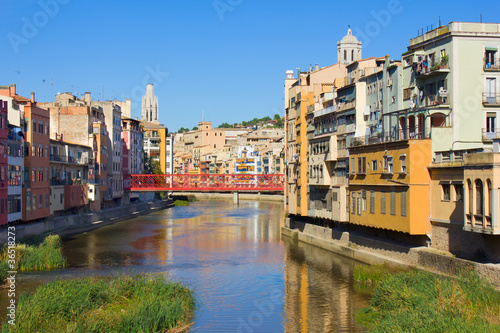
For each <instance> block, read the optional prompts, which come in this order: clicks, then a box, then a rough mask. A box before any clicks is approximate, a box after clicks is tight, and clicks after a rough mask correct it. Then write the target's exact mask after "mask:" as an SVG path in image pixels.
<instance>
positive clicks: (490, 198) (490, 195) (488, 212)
mask: <svg viewBox="0 0 500 333" xmlns="http://www.w3.org/2000/svg"><path fill="white" fill-rule="evenodd" d="M486 187H487V190H488V191H487V192H486V193H487V194H488V200H487V203H486V204H487V205H488V206H487V207H486V208H487V210H486V215H488V216H490V217H491V215H492V209H493V188H492V186H491V180H489V179H488V180H486Z"/></svg>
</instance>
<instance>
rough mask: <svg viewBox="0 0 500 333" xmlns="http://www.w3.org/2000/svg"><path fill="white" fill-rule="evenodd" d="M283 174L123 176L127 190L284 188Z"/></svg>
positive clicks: (273, 189)
mask: <svg viewBox="0 0 500 333" xmlns="http://www.w3.org/2000/svg"><path fill="white" fill-rule="evenodd" d="M284 181H285V177H284V176H283V175H276V174H273V175H246V174H239V175H211V174H199V175H130V176H129V177H127V178H125V179H124V186H123V188H124V189H125V190H128V191H193V192H210V191H214V192H231V191H258V192H276V191H283V186H284Z"/></svg>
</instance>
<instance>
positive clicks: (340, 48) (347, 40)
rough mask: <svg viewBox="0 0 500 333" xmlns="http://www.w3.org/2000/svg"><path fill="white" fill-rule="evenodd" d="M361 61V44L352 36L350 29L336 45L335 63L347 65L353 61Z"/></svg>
mask: <svg viewBox="0 0 500 333" xmlns="http://www.w3.org/2000/svg"><path fill="white" fill-rule="evenodd" d="M360 59H361V42H360V41H358V39H357V38H356V37H354V36H353V35H352V31H351V28H349V29H348V30H347V35H345V36H344V38H342V40H341V41H340V42H338V43H337V62H339V63H342V64H344V65H349V64H350V63H352V62H353V61H356V60H360Z"/></svg>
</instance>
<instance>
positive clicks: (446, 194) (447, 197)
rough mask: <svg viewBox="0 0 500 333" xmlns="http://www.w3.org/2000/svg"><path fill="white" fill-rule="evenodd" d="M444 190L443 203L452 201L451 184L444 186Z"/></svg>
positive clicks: (442, 186)
mask: <svg viewBox="0 0 500 333" xmlns="http://www.w3.org/2000/svg"><path fill="white" fill-rule="evenodd" d="M441 188H442V189H443V199H442V200H443V201H450V184H442V185H441Z"/></svg>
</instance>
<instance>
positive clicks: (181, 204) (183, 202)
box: [174, 200, 189, 207]
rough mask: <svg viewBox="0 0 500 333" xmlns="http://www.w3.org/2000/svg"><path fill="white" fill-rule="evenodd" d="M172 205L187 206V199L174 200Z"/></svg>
mask: <svg viewBox="0 0 500 333" xmlns="http://www.w3.org/2000/svg"><path fill="white" fill-rule="evenodd" d="M174 206H176V207H179V206H189V201H185V200H175V201H174Z"/></svg>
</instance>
